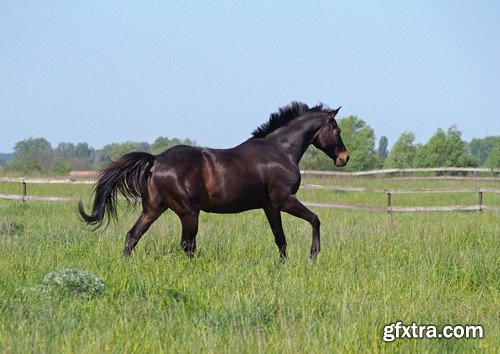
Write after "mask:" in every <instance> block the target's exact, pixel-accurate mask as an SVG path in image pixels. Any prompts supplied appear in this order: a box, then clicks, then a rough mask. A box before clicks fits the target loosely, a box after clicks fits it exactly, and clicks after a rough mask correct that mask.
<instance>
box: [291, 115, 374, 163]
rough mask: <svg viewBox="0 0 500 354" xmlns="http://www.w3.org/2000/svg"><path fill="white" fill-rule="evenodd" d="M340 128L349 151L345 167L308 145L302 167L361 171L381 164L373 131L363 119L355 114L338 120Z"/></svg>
mask: <svg viewBox="0 0 500 354" xmlns="http://www.w3.org/2000/svg"><path fill="white" fill-rule="evenodd" d="M338 125H339V126H340V129H341V130H342V140H343V141H344V144H345V145H346V148H347V150H348V151H349V163H348V164H347V165H346V166H345V167H342V168H340V167H336V166H335V165H334V163H333V161H332V160H331V159H330V158H329V157H328V156H326V155H325V154H324V153H323V152H321V151H319V150H318V149H316V148H315V147H314V146H310V147H309V148H308V149H307V150H306V152H305V153H304V156H303V158H302V160H301V162H300V168H302V169H314V170H333V169H338V170H339V171H362V170H372V169H374V168H379V167H381V166H382V160H381V159H380V158H379V157H378V156H377V155H376V154H375V152H374V150H375V132H374V131H373V129H372V128H371V127H370V126H369V125H367V124H366V122H365V121H363V120H361V119H359V118H358V117H356V116H349V117H346V118H342V119H339V120H338Z"/></svg>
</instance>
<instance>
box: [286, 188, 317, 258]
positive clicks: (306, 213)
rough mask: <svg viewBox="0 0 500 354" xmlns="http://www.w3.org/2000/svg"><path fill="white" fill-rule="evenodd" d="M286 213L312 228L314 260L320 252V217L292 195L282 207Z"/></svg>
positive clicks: (312, 255)
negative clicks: (305, 222) (306, 222)
mask: <svg viewBox="0 0 500 354" xmlns="http://www.w3.org/2000/svg"><path fill="white" fill-rule="evenodd" d="M281 210H283V211H284V212H286V213H288V214H290V215H293V216H296V217H298V218H301V219H303V220H306V221H308V222H309V223H310V224H311V226H312V245H311V258H312V259H314V258H316V256H317V255H318V253H319V251H320V233H319V227H320V224H321V223H320V221H319V218H318V215H316V214H314V213H313V212H312V211H310V210H309V209H307V208H306V207H305V205H304V204H302V203H301V202H300V201H299V200H298V199H297V198H296V197H295V196H294V195H291V196H290V197H289V198H288V199H287V200H286V202H285V203H284V204H283V206H282V207H281Z"/></svg>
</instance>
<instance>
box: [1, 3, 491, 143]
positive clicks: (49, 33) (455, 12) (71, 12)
mask: <svg viewBox="0 0 500 354" xmlns="http://www.w3.org/2000/svg"><path fill="white" fill-rule="evenodd" d="M499 19H500V1H460V0H458V1H446V0H445V1H130V2H129V1H69V0H68V1H2V2H1V3H0V33H1V35H0V53H1V55H0V120H1V127H0V131H1V139H0V152H9V151H11V150H12V148H13V146H14V144H15V143H16V142H17V141H19V140H22V139H25V138H28V137H30V136H31V137H45V138H46V139H48V140H49V141H50V142H51V143H52V145H53V146H56V145H57V143H59V142H61V141H66V142H75V143H76V142H80V141H86V142H88V143H89V144H90V145H92V146H94V147H96V148H100V147H102V146H103V145H105V144H107V143H110V142H121V141H125V140H133V141H148V142H153V140H154V139H155V138H156V137H158V136H168V137H180V138H184V137H189V138H192V139H195V140H197V141H198V143H199V144H202V145H205V146H213V147H231V146H234V145H236V144H238V143H239V142H241V141H243V140H245V139H247V138H248V137H249V136H250V133H251V131H252V130H253V129H254V128H256V127H257V126H258V125H260V124H261V123H263V122H264V121H266V120H267V119H268V116H269V114H270V113H272V112H274V111H276V110H277V108H278V107H280V106H282V105H285V104H287V103H289V102H290V101H292V100H301V101H304V102H306V103H308V104H316V103H318V102H324V103H326V104H328V105H330V106H332V107H337V106H339V105H342V107H343V108H342V110H341V112H340V113H339V116H340V117H343V116H346V115H350V114H354V115H357V116H358V117H359V118H361V119H363V120H365V121H366V122H367V123H368V124H369V125H370V126H372V127H373V128H374V129H375V133H376V135H377V140H378V138H379V137H380V136H381V135H386V136H387V137H388V138H389V143H390V145H392V144H393V143H394V142H395V140H396V139H397V138H398V137H399V135H400V134H401V133H402V132H404V131H413V132H415V133H416V135H417V141H420V142H425V141H426V140H427V139H428V138H429V137H430V136H431V135H432V134H433V133H434V132H435V131H436V129H437V128H438V127H442V128H444V129H446V128H448V127H449V126H450V125H452V124H456V125H457V126H458V128H459V129H460V130H462V131H463V137H464V138H465V139H470V138H472V137H484V136H486V135H499V134H500V40H499V38H500V20H499ZM346 144H347V145H348V140H347V141H346Z"/></svg>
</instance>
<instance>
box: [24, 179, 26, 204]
mask: <svg viewBox="0 0 500 354" xmlns="http://www.w3.org/2000/svg"><path fill="white" fill-rule="evenodd" d="M23 202H26V180H25V179H23Z"/></svg>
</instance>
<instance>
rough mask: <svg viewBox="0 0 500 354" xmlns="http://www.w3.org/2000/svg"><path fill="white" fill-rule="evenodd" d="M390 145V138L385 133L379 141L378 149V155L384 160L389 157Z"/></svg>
mask: <svg viewBox="0 0 500 354" xmlns="http://www.w3.org/2000/svg"><path fill="white" fill-rule="evenodd" d="M388 145H389V139H387V137H386V136H385V135H382V136H381V137H380V140H379V142H378V149H377V154H378V157H380V158H381V159H382V160H385V159H386V158H387V146H388Z"/></svg>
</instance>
